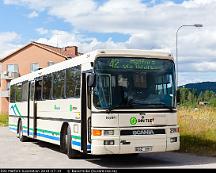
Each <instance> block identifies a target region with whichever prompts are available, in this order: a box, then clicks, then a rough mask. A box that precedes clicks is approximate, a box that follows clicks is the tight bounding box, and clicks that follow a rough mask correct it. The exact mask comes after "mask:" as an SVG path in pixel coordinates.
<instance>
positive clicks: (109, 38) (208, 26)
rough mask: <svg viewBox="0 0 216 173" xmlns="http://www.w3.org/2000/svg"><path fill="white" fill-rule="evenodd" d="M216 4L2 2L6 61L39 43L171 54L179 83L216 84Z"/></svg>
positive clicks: (171, 0) (194, 0) (192, 0)
mask: <svg viewBox="0 0 216 173" xmlns="http://www.w3.org/2000/svg"><path fill="white" fill-rule="evenodd" d="M215 9H216V0H61V1H59V0H0V58H3V57H4V56H6V55H7V54H9V53H10V52H12V51H15V50H17V49H18V48H20V47H22V46H24V45H26V44H28V43H29V42H31V41H37V42H40V43H44V44H50V45H53V46H58V47H65V46H69V45H75V46H78V49H79V51H80V52H83V53H86V52H90V51H92V50H96V49H100V48H103V49H145V50H152V49H153V50H161V51H166V52H170V53H171V54H173V56H174V58H175V56H176V55H175V54H176V32H177V29H178V28H179V27H180V26H182V25H194V24H202V25H203V27H202V28H196V27H194V26H184V27H182V28H181V29H180V30H179V31H178V34H177V37H178V42H177V43H178V69H179V73H178V80H179V81H178V84H179V85H184V84H186V83H194V82H204V81H216V75H215V74H216V20H215V16H216V10H215Z"/></svg>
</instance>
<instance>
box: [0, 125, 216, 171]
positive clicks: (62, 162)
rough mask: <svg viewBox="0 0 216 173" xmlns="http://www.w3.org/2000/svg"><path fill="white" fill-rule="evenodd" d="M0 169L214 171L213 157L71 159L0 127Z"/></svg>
mask: <svg viewBox="0 0 216 173" xmlns="http://www.w3.org/2000/svg"><path fill="white" fill-rule="evenodd" d="M0 168H10V169H13V168H31V169H32V168H74V169H75V168H81V169H84V168H102V169H103V168H105V169H106V168H114V169H115V168H120V169H122V168H123V169H131V168H132V169H145V168H155V169H158V168H216V157H201V156H195V155H191V154H183V153H178V152H167V153H147V154H139V155H138V156H137V157H135V156H121V157H117V156H115V157H113V156H103V157H89V158H87V159H72V160H70V159H68V158H67V156H66V155H64V154H62V153H60V152H59V147H58V146H56V145H51V144H49V143H45V142H39V141H32V142H25V143H21V142H20V141H19V139H18V138H16V136H15V134H14V133H12V132H10V131H9V130H8V128H7V127H0Z"/></svg>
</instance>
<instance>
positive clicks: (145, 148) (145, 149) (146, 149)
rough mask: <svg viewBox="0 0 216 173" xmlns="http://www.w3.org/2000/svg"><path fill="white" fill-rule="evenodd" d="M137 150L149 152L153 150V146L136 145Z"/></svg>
mask: <svg viewBox="0 0 216 173" xmlns="http://www.w3.org/2000/svg"><path fill="white" fill-rule="evenodd" d="M135 151H136V152H149V151H152V146H144V147H135Z"/></svg>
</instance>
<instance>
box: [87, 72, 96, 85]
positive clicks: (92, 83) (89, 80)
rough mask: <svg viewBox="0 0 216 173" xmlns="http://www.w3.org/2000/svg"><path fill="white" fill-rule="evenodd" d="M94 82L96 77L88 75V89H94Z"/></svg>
mask: <svg viewBox="0 0 216 173" xmlns="http://www.w3.org/2000/svg"><path fill="white" fill-rule="evenodd" d="M95 81H96V75H95V74H93V73H92V74H90V75H88V77H87V82H88V87H95V85H96V84H95Z"/></svg>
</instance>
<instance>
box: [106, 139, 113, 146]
mask: <svg viewBox="0 0 216 173" xmlns="http://www.w3.org/2000/svg"><path fill="white" fill-rule="evenodd" d="M114 144H115V142H114V140H105V141H104V145H114Z"/></svg>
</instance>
